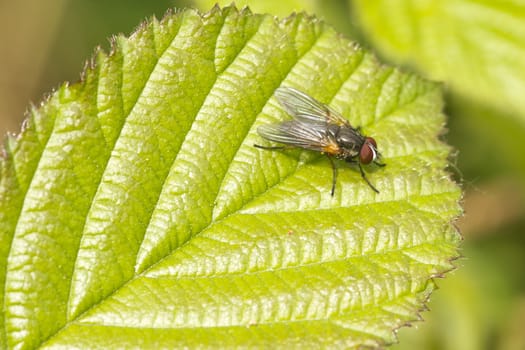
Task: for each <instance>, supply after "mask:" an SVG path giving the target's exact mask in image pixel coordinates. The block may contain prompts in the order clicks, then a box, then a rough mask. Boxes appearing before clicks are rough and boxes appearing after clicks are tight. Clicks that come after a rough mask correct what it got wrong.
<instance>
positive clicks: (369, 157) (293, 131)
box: [254, 87, 386, 196]
mask: <svg viewBox="0 0 525 350" xmlns="http://www.w3.org/2000/svg"><path fill="white" fill-rule="evenodd" d="M275 96H276V97H277V100H278V101H279V103H280V104H281V105H282V106H283V107H284V109H285V110H286V112H287V113H288V114H290V115H291V116H292V117H293V119H292V120H288V121H283V122H281V123H277V124H266V125H262V126H260V127H259V128H258V129H257V132H258V133H259V135H261V136H262V137H263V138H265V139H267V140H269V141H273V142H278V143H282V144H284V146H273V147H266V146H261V145H254V146H255V147H257V148H262V149H267V150H277V149H288V148H295V147H298V148H303V149H306V150H311V151H316V152H321V153H323V154H326V155H327V156H328V159H329V160H330V163H331V165H332V172H333V178H332V191H331V195H332V196H333V195H334V191H335V184H336V181H337V168H336V166H335V164H334V160H333V158H336V159H341V160H344V161H346V162H348V163H357V166H358V167H359V171H360V172H361V177H362V178H363V179H364V180H365V181H366V183H367V184H368V186H370V188H371V189H372V190H374V191H375V192H376V193H379V191H378V190H377V189H376V188H375V187H374V185H372V184H371V183H370V181H368V179H367V177H366V175H365V172H364V170H363V167H362V165H363V164H365V165H366V164H370V163H372V162H373V163H374V164H376V165H378V166H385V165H386V164H383V163H381V162H379V159H380V158H381V154H380V153H379V152H378V151H377V143H376V141H375V140H374V139H373V138H372V137H368V136H364V135H362V134H361V132H360V128H359V127H358V128H354V127H352V125H350V123H349V122H348V120H346V119H345V118H344V117H343V116H342V115H341V114H339V113H338V112H336V111H334V110H333V109H332V108H330V107H329V106H326V105H324V104H322V103H321V102H319V101H317V100H315V99H314V98H312V97H310V96H309V95H307V94H305V93H304V92H301V91H299V90H296V89H294V88H290V87H281V88H279V89H277V90H276V91H275Z"/></svg>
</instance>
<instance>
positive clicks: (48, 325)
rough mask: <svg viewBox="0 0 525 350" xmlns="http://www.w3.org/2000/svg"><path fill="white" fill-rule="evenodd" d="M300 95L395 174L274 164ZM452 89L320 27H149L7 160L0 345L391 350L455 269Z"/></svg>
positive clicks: (186, 22)
mask: <svg viewBox="0 0 525 350" xmlns="http://www.w3.org/2000/svg"><path fill="white" fill-rule="evenodd" d="M279 86H292V87H298V88H300V89H301V90H304V91H305V92H307V93H309V94H310V95H312V96H314V97H316V98H318V99H319V100H321V101H323V102H325V103H329V104H330V105H331V106H333V108H335V109H337V110H338V111H340V112H341V113H343V115H345V116H348V118H349V119H350V120H351V122H352V123H353V124H354V125H356V126H357V125H361V126H362V127H363V132H364V133H366V134H368V135H373V136H374V138H375V139H376V140H377V142H378V144H379V148H380V150H381V152H382V154H383V157H384V161H385V162H386V163H387V164H388V165H387V166H386V167H385V168H378V169H372V168H368V169H367V172H368V176H369V178H370V180H371V182H373V183H374V185H375V186H376V187H377V188H378V189H379V190H380V191H381V193H380V194H376V193H375V192H373V191H372V190H371V189H370V188H369V187H368V186H367V184H366V183H365V182H364V181H363V180H362V179H361V177H360V174H359V171H356V169H352V168H350V167H348V166H345V165H344V164H338V165H339V167H340V171H339V173H340V175H339V178H338V183H337V187H336V192H335V196H334V197H331V196H330V186H331V179H332V170H331V168H330V163H329V162H328V160H327V159H326V158H325V157H322V156H321V155H319V154H312V153H310V152H306V151H304V152H299V151H292V152H272V151H264V150H260V149H257V148H255V147H253V144H254V143H261V142H264V141H263V140H261V138H260V137H259V136H258V135H257V132H256V128H257V126H258V125H261V124H264V123H269V122H275V121H278V120H283V119H285V118H289V116H287V115H286V113H285V112H284V111H283V109H282V107H281V106H279V105H278V103H277V102H276V100H275V98H274V97H273V93H274V91H275V89H276V88H277V87H279ZM441 109H442V99H441V92H440V88H439V86H438V85H436V84H434V83H430V82H428V81H425V80H423V79H421V78H418V77H417V76H414V75H410V74H405V73H401V72H400V71H398V70H396V69H394V68H391V67H388V66H384V65H381V64H380V63H379V62H378V61H377V60H376V59H375V58H374V56H373V55H371V54H369V53H367V52H365V51H364V50H362V49H360V48H359V47H357V46H356V44H354V43H352V42H349V41H348V40H346V39H345V38H343V37H342V36H340V35H338V34H337V33H336V32H334V31H333V29H331V28H330V27H327V26H326V25H324V24H323V23H322V22H320V21H318V20H317V19H315V18H311V17H307V16H305V15H295V16H292V17H290V18H287V19H284V20H277V19H275V18H274V17H272V16H261V15H253V14H251V13H250V12H248V11H247V10H244V11H241V12H238V11H237V10H236V9H235V8H225V9H219V8H214V9H213V10H212V11H211V12H209V13H207V14H205V15H201V14H199V13H197V12H195V11H190V10H188V11H183V12H179V13H175V14H168V15H167V16H166V17H165V18H164V19H163V20H162V21H160V22H159V21H157V20H155V19H152V20H151V21H150V22H149V23H146V24H144V25H142V26H141V27H140V28H139V29H138V30H137V31H136V32H135V33H134V34H133V35H132V36H131V37H130V38H129V39H127V38H124V37H121V36H119V37H116V38H115V39H114V40H113V50H112V52H111V54H109V55H107V54H105V53H104V52H97V53H96V56H95V58H94V60H93V62H92V64H91V66H90V67H89V68H88V69H87V70H86V72H85V74H84V75H83V79H82V81H81V82H79V83H77V84H74V85H71V86H67V85H64V86H62V87H61V88H60V89H58V91H56V92H55V93H53V94H52V95H51V97H49V98H48V99H47V100H46V101H45V102H44V103H43V104H42V106H41V107H39V108H33V109H32V111H31V113H30V115H29V116H28V119H27V122H26V124H25V127H24V130H23V132H22V133H21V135H20V136H19V137H17V138H11V139H8V141H7V142H6V152H5V157H4V159H3V160H2V162H1V181H0V193H1V195H0V215H1V217H0V219H1V220H0V225H1V230H0V234H1V236H0V238H1V242H2V244H1V245H0V247H1V248H0V249H1V256H0V258H1V260H0V261H1V263H0V264H1V265H0V266H1V270H0V271H1V274H0V278H1V279H0V281H1V283H2V285H3V287H4V288H2V294H1V300H0V302H1V303H2V305H3V308H2V314H1V317H2V318H1V326H2V327H0V341H1V344H0V345H1V347H3V348H5V347H9V348H11V347H17V348H35V347H38V346H44V347H59V346H62V347H71V346H76V347H81V348H95V347H101V348H102V347H103V348H107V347H110V348H116V347H132V346H138V347H141V348H150V347H157V348H158V347H190V348H196V347H199V346H203V347H204V346H213V347H219V348H221V347H232V346H243V347H247V346H258V347H263V346H271V345H272V344H273V345H275V344H277V345H279V346H280V347H287V346H295V347H308V346H331V347H334V346H339V347H346V348H352V347H358V346H361V345H371V346H375V345H381V344H388V343H391V342H393V341H395V337H394V333H393V330H395V329H397V328H398V327H401V326H403V325H406V324H407V323H409V322H410V321H412V320H416V319H418V317H419V315H418V311H419V310H421V309H422V308H423V307H424V303H425V301H426V300H427V298H428V297H429V294H430V293H431V291H432V290H433V288H434V283H433V280H432V279H433V278H434V277H436V276H441V275H442V274H443V273H444V272H446V271H448V270H450V269H451V268H453V264H452V263H451V261H452V259H454V258H455V257H456V256H457V245H458V242H459V240H460V237H459V235H458V233H457V232H456V230H455V228H454V227H453V225H452V224H451V221H452V219H453V218H454V217H455V216H457V215H458V214H459V212H460V208H459V205H458V199H459V197H460V194H461V192H460V190H459V188H458V186H457V185H456V184H455V183H453V182H452V181H451V180H450V179H449V176H448V174H447V172H446V171H445V170H444V168H445V167H446V166H447V156H448V153H449V147H448V146H447V145H445V144H444V143H442V142H441V141H439V140H438V135H439V134H440V133H441V132H442V128H443V124H444V122H445V117H444V115H443V114H442V112H441Z"/></svg>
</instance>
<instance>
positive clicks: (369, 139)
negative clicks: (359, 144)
mask: <svg viewBox="0 0 525 350" xmlns="http://www.w3.org/2000/svg"><path fill="white" fill-rule="evenodd" d="M365 142H369V143H371V144H372V145H373V146H374V148H375V149H377V142H376V140H374V139H373V138H372V137H365Z"/></svg>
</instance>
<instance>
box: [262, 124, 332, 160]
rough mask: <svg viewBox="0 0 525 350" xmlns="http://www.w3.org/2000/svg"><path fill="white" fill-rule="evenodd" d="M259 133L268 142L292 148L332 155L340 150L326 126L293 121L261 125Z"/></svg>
mask: <svg viewBox="0 0 525 350" xmlns="http://www.w3.org/2000/svg"><path fill="white" fill-rule="evenodd" d="M257 132H258V133H259V135H261V136H262V137H263V138H265V139H267V140H270V141H273V142H279V143H283V144H285V145H288V146H292V147H300V148H304V149H308V150H312V151H317V152H325V153H329V154H332V155H336V154H338V153H339V150H340V147H339V145H338V144H337V142H336V141H335V139H334V137H333V136H332V135H331V134H329V133H328V132H327V129H326V124H324V125H323V124H320V123H317V124H315V123H309V124H307V123H302V122H300V121H297V120H291V121H285V122H282V123H279V124H266V125H261V126H259V127H258V128H257Z"/></svg>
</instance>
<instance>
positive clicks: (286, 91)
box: [275, 87, 350, 126]
mask: <svg viewBox="0 0 525 350" xmlns="http://www.w3.org/2000/svg"><path fill="white" fill-rule="evenodd" d="M275 97H277V100H278V101H279V103H281V105H282V106H283V107H284V109H285V110H286V112H288V114H290V115H291V116H292V117H294V118H295V119H297V120H298V121H300V122H304V123H331V124H337V125H347V126H350V123H349V122H348V120H346V119H345V118H343V116H341V114H339V113H337V112H336V111H334V110H333V109H332V108H330V107H328V106H327V105H325V104H322V103H321V102H319V101H317V100H316V99H314V98H313V97H311V96H309V95H307V94H305V93H304V92H302V91H299V90H297V89H294V88H291V87H280V88H278V89H277V90H276V91H275Z"/></svg>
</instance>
